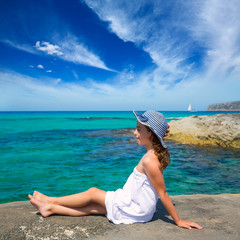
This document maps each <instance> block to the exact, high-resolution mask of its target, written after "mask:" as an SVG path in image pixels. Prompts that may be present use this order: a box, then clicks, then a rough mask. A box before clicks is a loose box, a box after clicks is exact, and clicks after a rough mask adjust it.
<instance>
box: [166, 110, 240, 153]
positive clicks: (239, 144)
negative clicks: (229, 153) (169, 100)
mask: <svg viewBox="0 0 240 240" xmlns="http://www.w3.org/2000/svg"><path fill="white" fill-rule="evenodd" d="M169 125H170V133H169V134H168V137H167V138H166V139H167V140H174V141H177V142H180V143H183V144H197V145H202V146H208V145H210V146H220V147H225V148H238V149H240V113H239V114H217V115H213V116H196V115H195V116H191V117H185V118H183V119H181V120H178V121H171V122H170V123H169Z"/></svg>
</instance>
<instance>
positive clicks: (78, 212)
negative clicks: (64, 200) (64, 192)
mask: <svg viewBox="0 0 240 240" xmlns="http://www.w3.org/2000/svg"><path fill="white" fill-rule="evenodd" d="M29 198H30V202H31V204H32V205H33V206H35V207H36V208H37V209H38V210H39V212H40V213H41V215H42V216H43V217H48V216H50V215H52V214H61V215H67V216H75V217H76V216H85V215H89V214H106V208H105V207H103V206H101V205H99V204H97V203H90V204H89V205H87V206H85V207H82V208H70V207H64V206H60V205H55V204H51V203H46V202H41V201H39V200H37V199H35V198H34V197H33V196H31V195H29Z"/></svg>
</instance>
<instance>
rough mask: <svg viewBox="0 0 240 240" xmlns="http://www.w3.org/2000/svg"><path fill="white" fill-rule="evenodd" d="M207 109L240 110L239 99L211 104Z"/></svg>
mask: <svg viewBox="0 0 240 240" xmlns="http://www.w3.org/2000/svg"><path fill="white" fill-rule="evenodd" d="M207 110H208V111H240V101H236V102H227V103H218V104H211V105H209V106H208V109H207Z"/></svg>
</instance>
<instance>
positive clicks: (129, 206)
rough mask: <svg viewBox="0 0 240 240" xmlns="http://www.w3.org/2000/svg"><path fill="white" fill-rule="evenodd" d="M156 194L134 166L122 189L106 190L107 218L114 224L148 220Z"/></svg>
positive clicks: (146, 178) (156, 197)
mask: <svg viewBox="0 0 240 240" xmlns="http://www.w3.org/2000/svg"><path fill="white" fill-rule="evenodd" d="M157 200H158V194H157V192H156V191H155V189H154V188H153V186H152V184H151V182H150V181H149V179H148V177H147V176H146V175H145V174H142V173H140V172H138V171H137V169H136V168H134V171H133V173H132V174H131V175H130V176H129V178H128V180H127V182H126V183H125V185H124V187H123V189H118V190H117V191H115V192H114V191H108V192H107V194H106V198H105V205H106V210H107V214H106V216H107V218H108V219H109V220H110V221H111V222H113V223H115V224H120V223H123V224H132V223H136V222H148V221H150V220H151V219H152V217H153V214H154V213H155V211H156V204H157Z"/></svg>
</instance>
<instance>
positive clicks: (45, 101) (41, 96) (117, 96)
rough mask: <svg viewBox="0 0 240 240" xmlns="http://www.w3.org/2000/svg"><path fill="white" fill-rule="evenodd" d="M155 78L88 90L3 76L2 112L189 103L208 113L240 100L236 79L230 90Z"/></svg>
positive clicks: (163, 107) (0, 85) (58, 82)
mask: <svg viewBox="0 0 240 240" xmlns="http://www.w3.org/2000/svg"><path fill="white" fill-rule="evenodd" d="M123 74H125V73H123ZM153 74H154V73H151V72H150V71H149V72H142V73H141V74H140V75H137V76H136V79H137V80H136V81H134V82H131V83H130V84H125V85H122V84H121V78H122V76H121V74H119V75H118V76H116V78H115V79H112V80H114V82H115V84H107V83H104V84H100V83H98V82H96V81H94V80H91V81H89V84H88V85H87V86H86V84H84V85H83V84H81V82H80V83H66V82H65V81H63V80H62V79H60V78H57V79H55V78H41V79H37V78H33V77H29V76H26V75H21V74H18V73H15V72H0V110H2V111H4V110H10V111H11V110H49V111H50V110H132V109H137V110H146V109H150V108H151V109H156V110H176V109H178V110H186V109H187V107H188V105H189V103H190V102H191V103H193V105H194V108H197V110H205V109H206V108H207V106H208V105H209V104H210V103H213V102H222V101H223V102H224V101H233V100H238V97H239V89H240V82H239V81H238V77H237V76H236V75H235V76H232V77H231V79H229V83H230V84H229V85H227V86H226V85H225V84H224V83H223V82H220V83H219V84H218V85H217V86H216V85H215V84H214V83H212V82H208V81H207V80H204V81H199V79H201V77H202V76H197V77H196V78H195V79H193V80H192V81H191V82H180V83H179V84H178V85H176V86H175V87H174V88H168V87H167V86H166V85H158V86H157V87H156V86H154V85H153V83H152V82H151V79H152V78H153ZM232 84H234V89H232ZM186 92H187V93H188V94H187V95H186ZM213 92H215V93H217V95H216V94H215V95H214V94H213ZM199 99H200V100H201V101H199Z"/></svg>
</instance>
